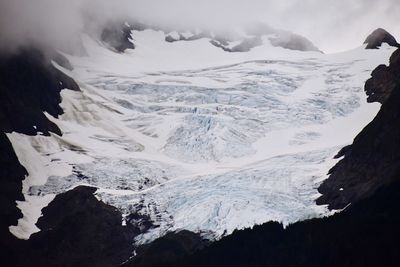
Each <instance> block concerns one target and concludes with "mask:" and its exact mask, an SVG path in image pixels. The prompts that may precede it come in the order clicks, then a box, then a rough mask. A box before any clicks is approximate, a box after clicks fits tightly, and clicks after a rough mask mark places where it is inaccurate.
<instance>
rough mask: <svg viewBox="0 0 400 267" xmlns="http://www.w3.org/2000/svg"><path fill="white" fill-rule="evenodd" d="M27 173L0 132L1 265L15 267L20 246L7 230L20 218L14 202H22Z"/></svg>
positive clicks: (20, 215) (5, 137)
mask: <svg viewBox="0 0 400 267" xmlns="http://www.w3.org/2000/svg"><path fill="white" fill-rule="evenodd" d="M25 175H27V172H26V170H25V168H24V167H23V166H22V165H21V164H20V163H19V161H18V158H17V156H16V155H15V153H14V149H13V147H12V145H11V143H10V141H9V140H8V138H7V136H6V135H5V134H4V133H1V132H0V183H1V187H0V248H1V249H0V257H1V259H2V265H4V266H16V261H15V259H17V258H18V253H19V252H18V250H17V249H16V248H20V247H21V244H20V242H19V240H17V239H16V238H15V237H14V236H13V235H12V234H11V233H10V232H9V230H8V227H9V226H10V225H16V224H17V221H18V219H19V218H21V217H22V213H21V211H20V210H19V209H18V208H17V206H16V203H15V201H16V200H21V201H22V200H24V196H23V195H22V180H23V179H25Z"/></svg>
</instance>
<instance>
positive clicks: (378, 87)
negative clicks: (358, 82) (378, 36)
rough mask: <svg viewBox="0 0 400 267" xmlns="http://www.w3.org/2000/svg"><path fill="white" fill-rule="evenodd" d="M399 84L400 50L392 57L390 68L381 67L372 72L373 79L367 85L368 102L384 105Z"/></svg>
mask: <svg viewBox="0 0 400 267" xmlns="http://www.w3.org/2000/svg"><path fill="white" fill-rule="evenodd" d="M397 84H400V50H396V51H395V52H394V53H393V55H392V56H391V57H390V65H389V66H385V65H380V66H378V67H377V68H376V69H375V70H374V71H373V72H372V77H371V78H370V79H369V80H368V81H367V82H366V83H365V92H366V94H367V95H368V98H367V101H368V102H370V103H371V102H379V103H381V104H383V102H385V101H386V99H387V98H388V97H389V95H390V94H391V93H392V91H393V89H394V88H395V87H396V85H397Z"/></svg>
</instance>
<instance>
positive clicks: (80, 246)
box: [20, 186, 134, 266]
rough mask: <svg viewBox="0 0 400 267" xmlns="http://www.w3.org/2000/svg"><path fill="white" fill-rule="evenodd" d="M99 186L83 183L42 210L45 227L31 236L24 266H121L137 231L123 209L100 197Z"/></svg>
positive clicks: (128, 253) (42, 222)
mask: <svg viewBox="0 0 400 267" xmlns="http://www.w3.org/2000/svg"><path fill="white" fill-rule="evenodd" d="M95 191H96V188H92V187H86V186H79V187H76V188H75V189H73V190H70V191H68V192H66V193H62V194H60V195H57V196H56V198H55V199H54V200H53V201H52V202H51V203H50V204H49V206H47V207H46V208H44V209H43V210H42V212H43V217H41V218H40V219H39V221H38V223H37V226H38V227H39V228H40V229H41V231H40V232H39V233H36V234H33V235H32V236H31V238H30V239H29V241H28V242H29V249H28V251H29V252H28V253H29V256H28V257H26V262H25V259H22V260H21V261H22V262H21V263H20V264H21V266H119V265H120V264H121V263H122V262H123V261H125V260H127V259H129V257H130V256H131V253H132V250H133V245H132V242H133V237H134V235H133V233H132V231H131V229H130V227H129V226H122V215H121V213H120V212H119V211H118V210H117V209H116V208H115V207H112V206H109V205H106V204H104V203H103V202H101V201H99V200H97V199H96V198H95V196H94V195H93V193H94V192H95Z"/></svg>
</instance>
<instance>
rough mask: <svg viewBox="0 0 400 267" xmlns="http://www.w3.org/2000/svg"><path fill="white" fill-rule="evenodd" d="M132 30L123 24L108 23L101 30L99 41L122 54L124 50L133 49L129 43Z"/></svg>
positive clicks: (132, 45) (130, 42)
mask: <svg viewBox="0 0 400 267" xmlns="http://www.w3.org/2000/svg"><path fill="white" fill-rule="evenodd" d="M132 30H133V28H132V27H130V26H128V25H127V24H125V23H121V24H120V23H110V24H109V25H107V27H105V28H104V29H103V32H102V33H101V40H102V41H103V42H104V43H105V44H106V45H107V46H109V47H110V48H112V49H114V50H115V51H117V52H118V53H123V52H124V51H125V50H126V49H135V45H134V44H133V43H132V41H131V32H132Z"/></svg>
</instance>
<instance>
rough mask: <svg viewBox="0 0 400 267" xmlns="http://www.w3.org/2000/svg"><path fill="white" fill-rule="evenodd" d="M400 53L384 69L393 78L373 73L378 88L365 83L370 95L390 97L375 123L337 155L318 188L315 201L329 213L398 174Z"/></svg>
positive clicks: (399, 149)
mask: <svg viewBox="0 0 400 267" xmlns="http://www.w3.org/2000/svg"><path fill="white" fill-rule="evenodd" d="M399 52H400V50H397V51H396V52H395V53H394V54H393V55H392V57H391V60H390V65H389V67H388V68H386V69H387V73H391V74H392V75H393V76H389V78H387V76H379V75H378V76H377V74H376V70H375V71H374V72H373V77H372V81H373V82H372V83H374V84H378V86H377V87H372V86H371V80H370V81H368V82H367V86H368V88H367V89H368V90H369V93H370V95H372V96H375V92H376V94H377V95H382V94H383V95H385V94H390V96H389V97H388V98H387V100H386V101H384V102H383V105H382V107H381V110H380V111H379V113H378V115H377V116H376V117H375V118H374V120H373V121H372V122H371V123H370V124H368V125H367V126H366V127H365V128H364V129H363V130H362V131H361V133H360V134H359V135H357V137H356V138H355V139H354V142H353V144H352V145H351V146H349V147H346V148H345V149H343V150H342V151H341V152H339V154H338V155H337V157H342V156H344V158H343V159H342V160H341V161H340V162H339V163H338V164H336V165H335V166H334V167H333V168H332V169H331V170H330V172H329V173H330V177H329V179H327V180H325V181H324V182H323V184H322V185H321V186H320V188H319V191H320V192H321V194H322V196H321V197H320V198H319V199H318V200H317V203H318V204H328V205H329V208H331V209H342V208H344V207H346V206H347V205H348V204H350V203H352V202H357V201H359V200H360V199H362V198H365V197H366V196H369V195H371V194H373V193H374V192H375V191H376V189H378V188H379V187H381V186H382V185H385V184H388V183H390V182H391V181H392V180H393V179H394V178H395V175H396V174H397V173H398V172H399V170H400V127H399V125H400V109H399V103H400V83H398V80H396V78H395V77H398V75H399V65H400V57H399ZM378 69H382V67H381V66H380V67H378ZM374 74H375V75H374ZM382 77H383V79H382V80H380V79H379V78H382ZM375 89H376V91H375ZM382 92H383V93H382ZM371 93H372V94H371ZM370 99H371V97H370ZM381 101H383V99H381Z"/></svg>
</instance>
